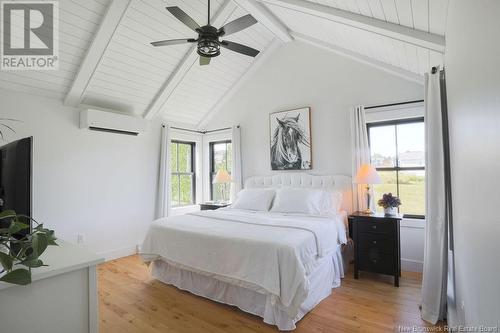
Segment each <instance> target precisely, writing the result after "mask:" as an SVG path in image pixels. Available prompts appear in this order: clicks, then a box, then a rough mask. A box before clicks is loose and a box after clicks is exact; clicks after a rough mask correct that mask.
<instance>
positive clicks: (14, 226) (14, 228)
mask: <svg viewBox="0 0 500 333" xmlns="http://www.w3.org/2000/svg"><path fill="white" fill-rule="evenodd" d="M29 227H30V226H29V225H27V224H25V223H21V222H16V221H14V222H12V223H11V224H10V226H9V233H10V234H17V233H18V232H19V231H21V230H24V229H27V228H29Z"/></svg>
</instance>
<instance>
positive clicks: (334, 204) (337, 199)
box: [325, 191, 343, 213]
mask: <svg viewBox="0 0 500 333" xmlns="http://www.w3.org/2000/svg"><path fill="white" fill-rule="evenodd" d="M325 192H327V193H328V194H329V195H328V198H329V199H330V201H329V202H328V199H327V201H326V202H325V209H326V210H331V209H333V212H334V213H338V212H339V211H340V209H341V208H342V199H343V196H342V192H339V191H325Z"/></svg>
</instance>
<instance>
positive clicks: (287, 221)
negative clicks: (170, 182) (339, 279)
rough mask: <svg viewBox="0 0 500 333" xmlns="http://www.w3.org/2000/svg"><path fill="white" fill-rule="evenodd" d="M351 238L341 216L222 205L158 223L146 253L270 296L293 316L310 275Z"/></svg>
mask: <svg viewBox="0 0 500 333" xmlns="http://www.w3.org/2000/svg"><path fill="white" fill-rule="evenodd" d="M346 241H347V240H346V234H345V226H344V221H343V217H342V215H340V214H339V215H338V216H332V217H328V218H327V217H310V216H303V215H286V214H276V213H263V212H250V211H243V210H236V209H219V210H216V211H204V212H199V213H193V214H188V215H183V216H175V217H170V218H166V219H160V220H157V221H155V222H153V224H152V226H151V228H150V230H149V231H148V234H147V236H146V239H145V240H144V243H143V245H142V248H141V255H142V257H143V259H144V260H145V261H152V260H155V259H159V258H161V259H162V260H164V261H166V262H167V263H168V264H170V265H173V266H175V267H178V268H182V269H186V270H189V271H193V272H196V273H199V274H203V275H206V276H210V277H214V278H217V279H218V280H220V281H223V282H227V283H231V284H233V285H237V286H240V287H244V288H247V289H251V290H254V291H256V292H259V293H262V294H266V295H271V296H272V299H273V301H274V302H279V304H280V305H281V306H282V308H283V309H285V311H286V312H287V313H288V315H289V316H290V317H291V318H294V317H296V315H297V313H298V311H299V308H300V305H301V304H302V302H303V301H304V300H305V299H306V298H307V295H308V292H309V284H308V279H307V276H308V274H309V273H311V272H312V271H313V270H314V268H315V267H316V266H317V265H318V263H319V259H320V258H321V257H324V256H327V255H331V254H332V253H333V252H334V251H335V250H336V249H337V246H338V244H344V243H346Z"/></svg>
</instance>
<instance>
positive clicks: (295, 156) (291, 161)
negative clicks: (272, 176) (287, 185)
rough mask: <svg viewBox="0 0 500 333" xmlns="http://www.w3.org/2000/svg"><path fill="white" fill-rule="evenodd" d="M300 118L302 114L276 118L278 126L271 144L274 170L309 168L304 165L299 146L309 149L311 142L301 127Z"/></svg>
mask: <svg viewBox="0 0 500 333" xmlns="http://www.w3.org/2000/svg"><path fill="white" fill-rule="evenodd" d="M299 117H300V114H299V115H297V117H288V116H286V115H285V116H284V117H283V118H281V119H279V118H276V121H277V122H278V126H277V127H276V129H275V130H274V133H273V136H272V142H271V167H272V169H273V170H300V169H308V168H309V165H303V163H302V153H301V151H300V147H299V144H302V145H304V146H306V147H309V141H308V138H307V136H306V133H305V131H304V129H302V128H301V127H300V125H299ZM305 164H306V163H305ZM307 164H308V163H307Z"/></svg>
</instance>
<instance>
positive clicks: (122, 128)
mask: <svg viewBox="0 0 500 333" xmlns="http://www.w3.org/2000/svg"><path fill="white" fill-rule="evenodd" d="M80 128H86V129H89V130H92V131H100V132H110V133H117V134H127V135H139V134H140V133H143V132H145V131H147V129H148V121H147V120H145V119H143V118H139V117H135V116H128V115H125V114H120V113H114V112H108V111H101V110H95V109H85V110H82V111H81V112H80Z"/></svg>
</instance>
